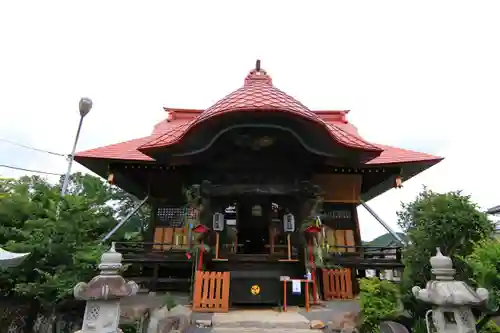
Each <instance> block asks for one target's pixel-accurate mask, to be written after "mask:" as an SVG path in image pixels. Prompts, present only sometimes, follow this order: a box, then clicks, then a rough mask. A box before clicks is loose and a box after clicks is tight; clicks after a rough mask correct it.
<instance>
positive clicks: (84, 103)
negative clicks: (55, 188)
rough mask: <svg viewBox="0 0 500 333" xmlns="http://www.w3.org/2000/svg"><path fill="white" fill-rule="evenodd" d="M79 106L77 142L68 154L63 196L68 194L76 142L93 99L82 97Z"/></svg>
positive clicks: (62, 190)
mask: <svg viewBox="0 0 500 333" xmlns="http://www.w3.org/2000/svg"><path fill="white" fill-rule="evenodd" d="M78 108H79V111H80V122H79V123H78V130H77V131H76V136H75V142H74V143H73V149H72V150H71V154H70V155H69V156H68V170H67V171H66V174H65V175H64V182H63V185H62V188H61V196H64V195H66V190H67V189H68V184H69V178H70V177H71V167H72V166H73V159H74V157H75V152H76V144H77V143H78V138H79V137H80V131H81V129H82V123H83V118H85V116H86V115H87V114H88V113H89V112H90V109H92V100H91V99H90V98H88V97H83V98H81V99H80V102H79V103H78Z"/></svg>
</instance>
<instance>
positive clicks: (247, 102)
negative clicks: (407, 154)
mask: <svg viewBox="0 0 500 333" xmlns="http://www.w3.org/2000/svg"><path fill="white" fill-rule="evenodd" d="M190 111H191V112H192V113H195V110H190ZM235 111H246V112H288V113H291V114H294V115H295V116H298V117H301V118H305V119H308V120H310V121H312V122H315V123H318V124H320V125H322V126H323V127H324V128H325V129H326V130H327V131H328V133H329V134H330V136H331V137H332V138H333V139H334V140H336V141H337V142H339V143H340V144H343V145H345V146H346V147H350V148H355V149H362V150H367V151H380V149H379V148H378V147H377V146H376V145H373V144H371V143H369V142H367V141H365V140H364V139H362V138H361V137H359V136H357V135H353V134H352V133H350V132H348V131H345V130H343V129H342V128H341V127H339V126H337V124H335V123H333V122H329V123H327V122H325V121H324V120H323V118H324V117H325V118H328V116H330V117H331V116H332V115H333V113H332V112H331V111H320V112H318V114H316V113H315V112H313V111H311V110H309V109H308V108H307V107H306V106H304V105H303V104H302V103H300V102H299V101H297V100H296V99H295V98H293V97H291V96H289V95H287V94H286V93H284V92H283V91H281V90H279V89H278V88H276V87H274V86H273V85H272V79H271V77H270V76H269V75H267V73H266V72H265V71H263V70H257V69H255V70H252V71H251V72H250V73H249V74H248V75H247V77H246V78H245V84H244V85H243V87H241V88H240V89H238V90H236V91H234V92H232V93H231V94H229V95H227V96H226V97H224V98H223V99H221V100H220V101H218V102H217V103H215V104H214V105H212V106H211V107H210V108H208V109H207V110H205V111H204V112H202V113H201V114H199V115H198V116H197V117H196V118H194V119H193V118H192V120H191V121H190V122H189V123H184V124H183V125H180V126H178V127H175V128H169V129H168V130H166V131H165V132H164V133H163V135H161V136H159V137H157V138H155V139H154V140H151V141H149V142H147V143H145V144H143V145H142V146H141V147H139V150H141V151H147V150H149V149H152V148H159V147H166V146H170V145H173V144H175V143H177V142H179V141H180V140H181V139H182V138H183V137H184V135H185V134H186V133H187V132H188V131H189V130H190V129H192V128H194V127H195V126H196V125H197V124H199V123H201V122H203V121H206V120H208V119H210V118H213V117H216V116H219V115H223V114H226V113H229V112H235ZM346 113H347V112H346ZM320 114H321V115H320ZM336 117H339V115H336ZM340 118H342V116H341V117H340ZM343 118H344V120H343V121H345V114H344V115H343Z"/></svg>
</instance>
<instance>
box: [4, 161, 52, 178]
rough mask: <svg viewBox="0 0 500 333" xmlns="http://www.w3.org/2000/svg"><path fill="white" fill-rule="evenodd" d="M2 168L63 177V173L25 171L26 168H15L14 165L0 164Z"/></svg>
mask: <svg viewBox="0 0 500 333" xmlns="http://www.w3.org/2000/svg"><path fill="white" fill-rule="evenodd" d="M0 168H7V169H14V170H20V171H27V172H33V173H41V174H44V175H52V176H62V174H61V173H55V172H47V171H40V170H33V169H25V168H19V167H15V166H12V165H6V164H0Z"/></svg>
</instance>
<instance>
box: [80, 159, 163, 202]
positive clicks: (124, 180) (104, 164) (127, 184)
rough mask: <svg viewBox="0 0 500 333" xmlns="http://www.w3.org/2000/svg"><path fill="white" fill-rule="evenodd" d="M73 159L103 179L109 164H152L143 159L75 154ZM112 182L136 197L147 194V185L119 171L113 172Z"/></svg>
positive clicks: (106, 174) (142, 196) (106, 175)
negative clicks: (138, 182) (113, 178)
mask: <svg viewBox="0 0 500 333" xmlns="http://www.w3.org/2000/svg"><path fill="white" fill-rule="evenodd" d="M75 161H76V162H78V163H80V164H81V165H83V166H84V167H86V168H87V169H89V170H90V171H92V172H93V173H95V174H97V175H98V176H100V177H102V178H103V179H107V178H108V174H109V165H110V164H115V163H144V164H154V162H151V161H149V162H148V161H144V160H122V159H108V158H95V157H85V156H78V155H76V156H75ZM114 183H115V185H116V186H117V187H119V188H121V189H122V190H124V191H125V192H127V193H130V194H132V195H134V196H135V197H137V198H138V199H144V198H145V197H146V195H147V194H148V193H147V191H146V188H147V186H144V184H137V183H136V182H135V181H134V180H133V179H130V178H129V177H124V176H122V175H121V174H119V173H115V180H114Z"/></svg>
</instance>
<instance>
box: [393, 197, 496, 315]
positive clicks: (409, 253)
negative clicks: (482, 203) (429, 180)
mask: <svg viewBox="0 0 500 333" xmlns="http://www.w3.org/2000/svg"><path fill="white" fill-rule="evenodd" d="M398 220H399V221H398V222H399V225H400V227H401V228H402V229H403V231H404V233H405V234H406V236H407V244H406V246H405V249H404V253H403V262H404V264H405V270H404V273H403V278H402V281H401V291H402V301H403V304H404V307H405V309H407V310H408V311H409V312H410V313H411V314H412V315H413V316H414V317H415V316H416V317H422V316H423V315H424V313H425V311H426V310H427V309H428V307H427V306H425V305H424V304H422V303H420V302H417V301H416V300H415V298H414V297H413V295H412V294H411V288H412V287H413V286H415V285H417V286H420V287H424V286H425V284H426V282H427V281H429V280H430V279H431V272H430V269H431V267H430V264H429V259H430V257H432V256H433V255H435V254H436V248H437V247H439V248H440V249H441V251H442V252H443V254H445V255H448V256H450V257H451V258H452V259H453V262H454V264H455V268H456V269H457V277H458V278H460V279H463V280H465V281H468V278H469V276H470V272H469V271H468V269H467V265H466V264H465V263H464V262H463V261H462V260H460V258H461V257H464V256H467V255H469V254H470V253H472V251H473V249H474V244H475V242H478V241H480V240H482V239H485V238H488V237H490V236H491V234H492V232H493V225H492V223H491V222H490V221H489V220H488V217H487V216H486V214H485V213H482V212H480V211H479V210H478V207H477V205H476V204H475V203H473V202H472V201H471V199H470V196H467V195H462V193H461V192H460V191H455V192H448V193H436V192H433V191H431V190H429V189H427V188H424V190H423V191H422V192H421V193H420V194H419V195H418V196H417V198H416V199H415V200H414V201H412V202H410V203H407V204H402V209H401V211H399V212H398Z"/></svg>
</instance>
